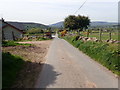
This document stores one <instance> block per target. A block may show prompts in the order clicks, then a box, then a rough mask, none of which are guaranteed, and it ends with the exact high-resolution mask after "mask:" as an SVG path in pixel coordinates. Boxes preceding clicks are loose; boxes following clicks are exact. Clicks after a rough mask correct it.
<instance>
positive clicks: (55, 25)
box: [49, 21, 117, 28]
mask: <svg viewBox="0 0 120 90" xmlns="http://www.w3.org/2000/svg"><path fill="white" fill-rule="evenodd" d="M112 25H117V22H115V23H114V22H102V21H93V22H91V23H90V26H91V27H92V26H112ZM49 26H51V27H57V28H61V27H64V24H63V21H61V22H58V23H55V24H51V25H49Z"/></svg>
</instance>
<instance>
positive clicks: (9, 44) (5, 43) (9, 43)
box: [2, 41, 31, 47]
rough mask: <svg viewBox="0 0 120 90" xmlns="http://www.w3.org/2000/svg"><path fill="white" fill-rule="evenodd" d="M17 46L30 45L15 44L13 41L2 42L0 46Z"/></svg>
mask: <svg viewBox="0 0 120 90" xmlns="http://www.w3.org/2000/svg"><path fill="white" fill-rule="evenodd" d="M17 45H28V46H29V45H31V44H21V43H17V42H15V41H3V42H2V46H3V47H7V46H17Z"/></svg>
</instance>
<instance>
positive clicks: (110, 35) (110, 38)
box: [109, 30, 111, 40]
mask: <svg viewBox="0 0 120 90" xmlns="http://www.w3.org/2000/svg"><path fill="white" fill-rule="evenodd" d="M109 37H110V38H109V39H110V40H111V30H110V32H109Z"/></svg>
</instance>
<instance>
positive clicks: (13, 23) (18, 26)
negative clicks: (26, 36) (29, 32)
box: [7, 22, 25, 30]
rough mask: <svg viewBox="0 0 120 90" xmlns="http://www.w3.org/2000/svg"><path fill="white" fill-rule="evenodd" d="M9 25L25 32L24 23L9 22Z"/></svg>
mask: <svg viewBox="0 0 120 90" xmlns="http://www.w3.org/2000/svg"><path fill="white" fill-rule="evenodd" d="M7 23H8V24H10V25H12V26H14V27H16V28H18V29H19V30H24V29H25V28H24V25H23V24H22V23H18V22H7Z"/></svg>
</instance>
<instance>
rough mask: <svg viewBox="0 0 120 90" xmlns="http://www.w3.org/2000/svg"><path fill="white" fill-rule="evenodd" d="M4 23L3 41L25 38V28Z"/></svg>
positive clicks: (15, 24)
mask: <svg viewBox="0 0 120 90" xmlns="http://www.w3.org/2000/svg"><path fill="white" fill-rule="evenodd" d="M1 21H2V40H17V39H20V38H22V37H23V26H22V25H19V24H17V23H9V22H5V21H4V20H3V19H2V20H1Z"/></svg>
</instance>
